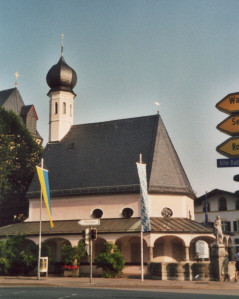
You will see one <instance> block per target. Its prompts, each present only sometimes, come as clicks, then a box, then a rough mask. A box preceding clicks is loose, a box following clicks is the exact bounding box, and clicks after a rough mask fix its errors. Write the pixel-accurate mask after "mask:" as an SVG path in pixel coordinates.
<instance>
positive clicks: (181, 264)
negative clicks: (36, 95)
mask: <svg viewBox="0 0 239 299" xmlns="http://www.w3.org/2000/svg"><path fill="white" fill-rule="evenodd" d="M46 80H47V84H48V86H49V88H50V90H49V92H48V96H49V99H50V113H49V142H48V143H47V145H46V147H45V150H44V153H43V159H44V166H45V167H46V168H47V169H48V170H49V183H50V194H51V206H52V216H53V222H54V228H53V229H52V230H50V229H49V221H48V220H49V219H48V214H47V211H46V209H45V208H43V210H42V220H43V222H42V241H44V242H45V243H46V244H47V245H49V246H50V247H51V249H52V261H51V265H50V272H56V271H57V269H56V265H57V264H59V263H60V262H61V261H62V257H61V247H62V245H63V244H72V245H76V244H77V243H78V242H79V241H82V238H83V237H82V231H83V230H84V229H85V228H86V227H85V226H81V225H80V224H79V223H78V222H79V220H81V219H95V218H97V219H100V225H98V226H96V228H97V232H98V233H97V240H96V241H94V242H93V258H94V257H95V256H97V255H98V254H99V253H100V252H101V250H102V248H103V247H104V243H105V242H106V241H111V242H113V243H115V244H116V245H118V246H119V248H120V250H121V252H122V254H123V256H124V258H125V261H126V266H125V269H124V273H125V274H127V273H131V274H139V273H140V231H141V218H140V217H141V205H140V184H139V178H138V173H137V167H136V163H137V162H138V161H139V157H140V154H141V155H142V160H143V163H145V164H146V165H147V183H148V197H149V216H150V223H151V230H150V231H149V232H145V233H144V234H143V247H144V268H145V269H144V270H145V274H147V273H148V271H149V269H150V267H151V266H152V265H153V264H155V265H160V269H159V268H157V270H156V272H157V273H156V274H155V275H156V276H159V277H161V279H183V277H184V278H185V277H188V279H190V277H191V272H190V271H191V270H190V269H189V268H190V267H188V268H187V267H185V265H189V266H190V263H195V260H196V258H198V256H197V254H196V252H197V248H196V247H197V242H198V241H202V242H204V243H205V244H206V247H207V252H208V255H206V257H205V260H208V259H209V247H210V245H212V243H213V242H214V241H215V236H214V233H213V229H212V228H210V227H206V226H204V225H203V224H201V223H199V222H196V221H195V218H194V199H195V193H194V191H193V189H192V187H191V185H190V182H189V180H188V178H187V175H186V173H185V171H184V169H183V166H182V164H181V162H180V159H179V157H178V155H177V152H176V150H175V148H174V146H173V144H172V141H171V139H170V137H169V135H168V133H167V130H166V128H165V126H164V123H163V121H162V118H161V116H160V115H159V114H156V115H147V116H141V117H132V118H127V119H119V120H112V121H105V122H98V123H89V124H79V125H75V124H74V123H73V115H74V100H77V98H76V94H75V93H74V91H73V89H74V87H75V85H76V83H77V75H76V72H75V71H74V70H73V69H72V68H71V67H70V66H68V65H67V63H66V62H65V59H64V54H63V51H62V54H61V57H60V60H59V61H58V63H57V64H55V65H54V66H53V67H52V68H51V69H50V70H49V72H48V74H47V77H46ZM27 197H28V200H29V218H28V219H27V220H25V222H23V223H16V224H14V225H9V226H8V227H4V228H0V236H1V237H3V236H5V234H9V235H11V234H16V233H27V238H28V239H29V240H32V241H34V242H35V243H37V244H38V234H39V217H40V216H39V215H40V200H39V198H40V186H39V182H38V178H37V176H35V177H34V178H33V181H32V183H31V185H30V188H29V190H28V193H27ZM81 265H82V266H81V272H82V273H87V272H88V271H89V257H86V258H84V259H83V260H82V261H81ZM170 265H177V267H178V270H177V271H178V272H177V273H176V274H175V277H173V276H170V275H171V274H170V275H169V269H170ZM186 268H187V269H189V270H185V269H186ZM94 271H95V272H97V271H99V270H97V269H94ZM150 271H151V270H150ZM186 272H187V273H186ZM178 273H180V274H178Z"/></svg>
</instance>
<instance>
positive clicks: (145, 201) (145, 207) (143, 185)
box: [136, 163, 151, 232]
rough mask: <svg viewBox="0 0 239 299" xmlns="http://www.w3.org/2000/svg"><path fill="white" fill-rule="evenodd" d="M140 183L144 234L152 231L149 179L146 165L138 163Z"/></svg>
mask: <svg viewBox="0 0 239 299" xmlns="http://www.w3.org/2000/svg"><path fill="white" fill-rule="evenodd" d="M136 164H137V169H138V174H139V182H140V191H141V192H140V193H141V224H142V230H143V231H144V232H147V231H150V230H151V228H150V219H149V198H148V190H147V189H148V188H147V177H146V164H141V163H136Z"/></svg>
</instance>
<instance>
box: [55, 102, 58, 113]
mask: <svg viewBox="0 0 239 299" xmlns="http://www.w3.org/2000/svg"><path fill="white" fill-rule="evenodd" d="M57 113H58V103H57V102H55V114H57Z"/></svg>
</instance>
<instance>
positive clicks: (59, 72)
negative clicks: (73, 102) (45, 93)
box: [46, 44, 77, 95]
mask: <svg viewBox="0 0 239 299" xmlns="http://www.w3.org/2000/svg"><path fill="white" fill-rule="evenodd" d="M63 47H64V45H63V44H62V46H61V58H60V60H59V61H58V63H57V64H55V65H53V67H52V68H51V69H50V70H49V72H48V73H47V76H46V81H47V84H48V86H49V87H50V88H51V89H50V91H49V92H51V91H59V90H63V91H69V92H71V93H73V94H74V95H75V93H74V91H73V88H74V87H75V85H76V82H77V75H76V72H75V71H74V70H73V69H72V68H71V67H70V66H69V65H68V64H67V63H66V62H65V59H64V53H63Z"/></svg>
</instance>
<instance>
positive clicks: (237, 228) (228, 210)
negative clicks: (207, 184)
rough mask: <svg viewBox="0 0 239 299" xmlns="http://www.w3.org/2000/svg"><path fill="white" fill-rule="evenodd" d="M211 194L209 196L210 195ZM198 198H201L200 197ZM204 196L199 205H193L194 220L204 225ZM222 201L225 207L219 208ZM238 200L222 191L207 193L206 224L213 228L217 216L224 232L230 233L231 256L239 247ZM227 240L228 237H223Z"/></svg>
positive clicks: (236, 197) (232, 194)
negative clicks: (207, 209)
mask: <svg viewBox="0 0 239 299" xmlns="http://www.w3.org/2000/svg"><path fill="white" fill-rule="evenodd" d="M210 194H211V195H210ZM200 198H203V196H202V197H200ZM205 198H206V197H205V196H204V200H203V201H201V203H196V204H195V220H196V221H197V222H200V223H205V211H204V205H205ZM221 199H223V200H224V201H225V203H226V205H225V206H224V207H223V206H222V207H220V200H221ZM238 200H239V198H238V196H237V195H236V194H234V193H230V192H227V191H223V190H217V189H216V190H213V191H211V192H209V193H208V195H207V201H208V203H209V211H208V222H209V224H210V225H211V226H212V227H213V223H214V222H215V220H216V217H217V216H218V215H219V216H220V218H221V221H222V224H223V226H222V228H223V231H224V232H229V233H232V235H231V236H230V240H231V241H230V242H232V244H230V246H233V254H236V247H239V204H238V203H239V201H238ZM220 209H221V210H220ZM225 238H228V236H225Z"/></svg>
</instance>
